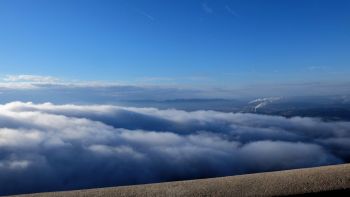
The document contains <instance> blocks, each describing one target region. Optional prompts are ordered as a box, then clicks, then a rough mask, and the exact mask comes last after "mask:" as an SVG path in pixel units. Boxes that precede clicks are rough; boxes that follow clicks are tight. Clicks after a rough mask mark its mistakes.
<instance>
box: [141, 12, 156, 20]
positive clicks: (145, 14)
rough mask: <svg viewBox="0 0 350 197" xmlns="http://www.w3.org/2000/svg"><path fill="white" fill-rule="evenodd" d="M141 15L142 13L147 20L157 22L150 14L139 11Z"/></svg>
mask: <svg viewBox="0 0 350 197" xmlns="http://www.w3.org/2000/svg"><path fill="white" fill-rule="evenodd" d="M139 13H140V14H141V15H142V16H144V17H146V18H147V19H149V20H150V21H154V20H155V18H154V17H153V16H152V15H150V14H148V13H146V12H144V11H139Z"/></svg>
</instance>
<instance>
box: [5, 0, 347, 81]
mask: <svg viewBox="0 0 350 197" xmlns="http://www.w3.org/2000/svg"><path fill="white" fill-rule="evenodd" d="M349 10H350V1H346V0H343V1H341V0H339V1H325V0H289V1H288V0H284V1H279V0H274V1H272V0H266V1H262V0H255V1H233V0H232V1H230V0H215V1H214V0H212V1H210V0H206V1H204V0H201V1H199V0H192V1H188V0H177V1H175V0H173V1H170V0H168V1H164V0H153V1H149V0H119V1H118V0H114V1H107V0H102V1H100V0H99V1H98V0H93V1H92V0H59V1H58V0H57V1H54V0H50V1H49V0H31V1H24V0H22V1H21V0H1V1H0V28H1V31H0V43H1V44H0V75H2V76H6V75H19V74H27V75H42V76H53V77H57V78H61V79H66V80H83V81H110V82H121V83H126V84H156V85H164V84H170V85H177V84H180V85H181V84H182V85H184V84H186V85H189V86H194V87H196V86H200V85H208V86H217V87H231V86H235V87H238V86H244V85H247V84H254V83H279V84H282V83H290V82H293V83H294V82H303V83H304V82H320V81H327V82H329V81H330V82H343V81H346V80H347V76H348V75H349V74H350V68H349V62H350V60H349V59H350V58H349V57H350V54H349V53H350V23H349V21H350V12H349Z"/></svg>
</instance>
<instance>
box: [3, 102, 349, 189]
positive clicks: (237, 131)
mask: <svg viewBox="0 0 350 197" xmlns="http://www.w3.org/2000/svg"><path fill="white" fill-rule="evenodd" d="M349 141H350V122H324V121H321V120H319V119H312V118H301V117H294V118H289V119H287V118H284V117H279V116H266V115H255V114H241V113H223V112H216V111H194V112H186V111H181V110H175V109H168V110H159V109H156V108H132V107H118V106H112V105H90V106H83V105H54V104H51V103H44V104H33V103H22V102H12V103H8V104H5V105H0V194H14V193H28V192H41V191H51V190H69V189H80V188H91V187H104V186H117V185H128V184H138V183H151V182H161V181H173V180H184V179H194V178H204V177H215V176H225V175H235V174H244V173H251V172H261V171H271V170H282V169H291V168H299V167H311V166H320V165H327V164H336V163H343V162H348V161H350V147H349V145H348V144H349V143H348V142H349Z"/></svg>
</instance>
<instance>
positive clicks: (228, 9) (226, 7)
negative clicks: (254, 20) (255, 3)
mask: <svg viewBox="0 0 350 197" xmlns="http://www.w3.org/2000/svg"><path fill="white" fill-rule="evenodd" d="M225 9H226V11H227V12H228V13H230V14H231V15H233V16H235V17H238V16H239V15H238V14H237V12H236V11H234V10H233V9H232V8H231V7H230V6H228V5H226V6H225Z"/></svg>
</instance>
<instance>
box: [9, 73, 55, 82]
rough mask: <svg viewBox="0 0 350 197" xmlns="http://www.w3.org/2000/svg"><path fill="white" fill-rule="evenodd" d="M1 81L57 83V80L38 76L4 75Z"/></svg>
mask: <svg viewBox="0 0 350 197" xmlns="http://www.w3.org/2000/svg"><path fill="white" fill-rule="evenodd" d="M3 81H7V82H43V83H52V82H57V81H59V80H58V78H55V77H51V76H40V75H6V77H5V78H3Z"/></svg>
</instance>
